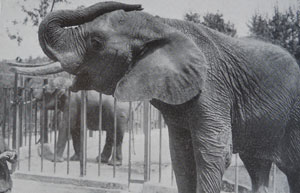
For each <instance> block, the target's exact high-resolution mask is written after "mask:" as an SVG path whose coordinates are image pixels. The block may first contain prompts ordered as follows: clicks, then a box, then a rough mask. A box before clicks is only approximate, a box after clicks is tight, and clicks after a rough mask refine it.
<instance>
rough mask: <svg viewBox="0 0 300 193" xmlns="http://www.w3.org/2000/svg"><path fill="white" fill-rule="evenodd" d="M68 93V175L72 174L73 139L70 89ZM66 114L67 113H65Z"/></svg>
mask: <svg viewBox="0 0 300 193" xmlns="http://www.w3.org/2000/svg"><path fill="white" fill-rule="evenodd" d="M67 91H68V112H67V117H68V118H67V119H68V120H67V122H68V124H67V125H68V127H67V136H68V140H67V174H69V173H70V138H71V109H70V108H71V102H70V101H71V97H72V96H71V91H70V89H67ZM64 113H65V112H64Z"/></svg>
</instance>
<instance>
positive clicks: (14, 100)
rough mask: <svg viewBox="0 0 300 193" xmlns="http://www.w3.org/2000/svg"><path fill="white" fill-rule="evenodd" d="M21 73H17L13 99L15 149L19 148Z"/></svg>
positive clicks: (13, 144) (13, 143) (13, 145)
mask: <svg viewBox="0 0 300 193" xmlns="http://www.w3.org/2000/svg"><path fill="white" fill-rule="evenodd" d="M18 80H19V75H18V74H17V73H15V82H14V99H13V128H12V129H13V131H12V138H13V140H12V147H13V149H17V147H18V145H17V127H18V124H19V123H18V119H17V115H18V114H19V105H18V91H19V88H18V86H19V84H18Z"/></svg>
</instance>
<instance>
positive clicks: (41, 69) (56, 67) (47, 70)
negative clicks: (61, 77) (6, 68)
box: [10, 62, 63, 76]
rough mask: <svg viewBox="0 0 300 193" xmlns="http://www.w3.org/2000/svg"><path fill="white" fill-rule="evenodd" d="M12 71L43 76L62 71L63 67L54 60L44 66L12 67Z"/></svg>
mask: <svg viewBox="0 0 300 193" xmlns="http://www.w3.org/2000/svg"><path fill="white" fill-rule="evenodd" d="M10 71H11V72H15V73H18V74H23V75H30V76H41V75H49V74H56V73H59V72H62V71H63V68H62V67H61V64H60V63H59V62H54V63H50V64H48V65H44V66H33V67H28V66H27V67H12V68H11V69H10Z"/></svg>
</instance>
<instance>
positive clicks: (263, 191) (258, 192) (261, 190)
mask: <svg viewBox="0 0 300 193" xmlns="http://www.w3.org/2000/svg"><path fill="white" fill-rule="evenodd" d="M254 192H255V193H268V192H269V191H268V187H265V186H261V187H259V188H258V189H257V190H256V191H254Z"/></svg>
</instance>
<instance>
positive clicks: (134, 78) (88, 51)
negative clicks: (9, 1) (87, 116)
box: [17, 2, 207, 104]
mask: <svg viewBox="0 0 300 193" xmlns="http://www.w3.org/2000/svg"><path fill="white" fill-rule="evenodd" d="M135 10H141V6H140V5H126V4H121V3H116V2H101V3H97V4H95V5H92V6H90V7H87V8H85V9H83V10H75V11H71V10H62V11H56V12H53V13H50V14H48V15H47V17H46V18H45V19H44V20H43V22H42V23H41V25H40V27H39V40H40V45H41V47H42V49H43V51H44V52H45V54H46V55H47V56H48V57H49V58H51V59H52V60H54V61H58V62H59V63H52V64H50V65H46V66H40V67H36V68H34V67H30V68H26V69H23V68H21V69H19V70H18V69H17V70H18V72H21V73H27V74H31V75H32V74H35V75H38V74H49V73H56V72H60V71H62V70H64V71H67V72H69V73H71V74H73V75H75V76H76V79H75V81H74V82H73V86H72V89H73V90H83V89H85V90H88V89H94V90H97V91H100V92H103V93H104V94H110V95H111V94H113V95H114V96H115V97H116V98H118V99H119V100H121V101H135V100H148V99H153V98H155V99H158V100H160V101H163V102H165V103H169V104H181V103H183V102H185V101H188V100H190V99H191V98H193V97H194V96H196V95H198V94H199V93H200V92H201V90H203V89H204V84H205V83H204V82H205V79H206V71H207V62H206V59H205V57H204V55H203V52H202V51H201V50H200V49H199V47H197V45H196V44H195V42H194V41H193V40H192V39H191V38H190V37H188V36H186V35H185V34H184V33H182V32H180V31H179V30H177V29H175V28H174V27H171V25H169V24H168V21H167V20H165V19H162V18H158V17H154V16H152V15H150V14H147V13H145V12H142V11H135ZM178 25H179V24H178ZM60 65H61V66H60Z"/></svg>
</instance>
